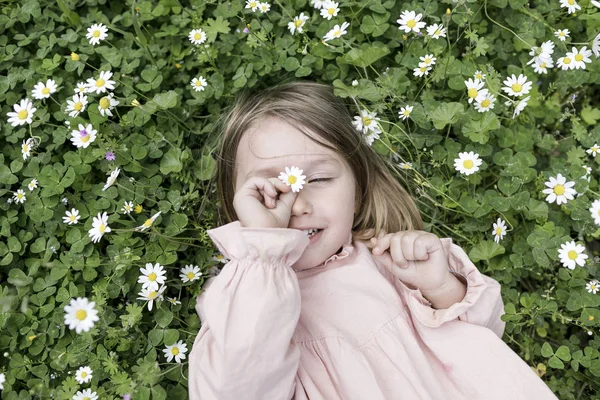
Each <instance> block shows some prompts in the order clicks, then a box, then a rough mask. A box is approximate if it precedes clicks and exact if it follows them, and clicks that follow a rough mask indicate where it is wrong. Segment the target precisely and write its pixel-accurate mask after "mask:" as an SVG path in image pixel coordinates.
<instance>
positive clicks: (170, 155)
mask: <svg viewBox="0 0 600 400" xmlns="http://www.w3.org/2000/svg"><path fill="white" fill-rule="evenodd" d="M181 154H182V151H181V149H178V148H172V149H170V150H169V151H168V152H167V153H166V154H165V155H163V157H162V158H161V160H160V172H161V173H163V174H165V175H166V174H169V173H171V172H180V171H181V169H182V168H183V164H182V163H181Z"/></svg>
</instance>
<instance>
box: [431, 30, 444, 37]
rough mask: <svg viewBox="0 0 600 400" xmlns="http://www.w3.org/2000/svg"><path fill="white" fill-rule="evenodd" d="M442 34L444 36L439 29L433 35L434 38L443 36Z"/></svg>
mask: <svg viewBox="0 0 600 400" xmlns="http://www.w3.org/2000/svg"><path fill="white" fill-rule="evenodd" d="M441 34H442V31H440V30H439V29H438V30H436V31H435V33H434V34H433V36H435V35H441Z"/></svg>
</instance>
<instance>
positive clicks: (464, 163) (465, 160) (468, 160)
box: [454, 151, 483, 175]
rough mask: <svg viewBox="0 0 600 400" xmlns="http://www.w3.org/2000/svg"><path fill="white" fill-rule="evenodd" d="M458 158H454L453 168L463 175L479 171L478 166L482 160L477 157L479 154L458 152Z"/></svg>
mask: <svg viewBox="0 0 600 400" xmlns="http://www.w3.org/2000/svg"><path fill="white" fill-rule="evenodd" d="M458 157H459V158H455V159H454V168H455V169H456V170H457V171H458V172H460V173H462V174H465V175H471V174H474V173H475V172H477V171H479V166H480V165H481V164H482V163H483V160H482V159H480V158H479V154H477V153H474V152H472V151H470V152H468V153H467V152H463V153H458Z"/></svg>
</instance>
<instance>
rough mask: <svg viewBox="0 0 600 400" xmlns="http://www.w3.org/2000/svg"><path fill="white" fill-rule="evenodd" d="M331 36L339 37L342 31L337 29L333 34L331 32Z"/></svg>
mask: <svg viewBox="0 0 600 400" xmlns="http://www.w3.org/2000/svg"><path fill="white" fill-rule="evenodd" d="M333 36H334V37H340V36H342V30H341V29H337V30H336V31H335V32H333Z"/></svg>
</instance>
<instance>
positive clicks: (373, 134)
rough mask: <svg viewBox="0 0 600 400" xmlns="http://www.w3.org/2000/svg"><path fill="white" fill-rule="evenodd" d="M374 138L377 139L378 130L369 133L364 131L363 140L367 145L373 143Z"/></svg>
mask: <svg viewBox="0 0 600 400" xmlns="http://www.w3.org/2000/svg"><path fill="white" fill-rule="evenodd" d="M375 139H379V132H371V133H369V134H366V133H365V141H366V142H367V144H368V145H369V146H372V145H373V142H374V141H375Z"/></svg>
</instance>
